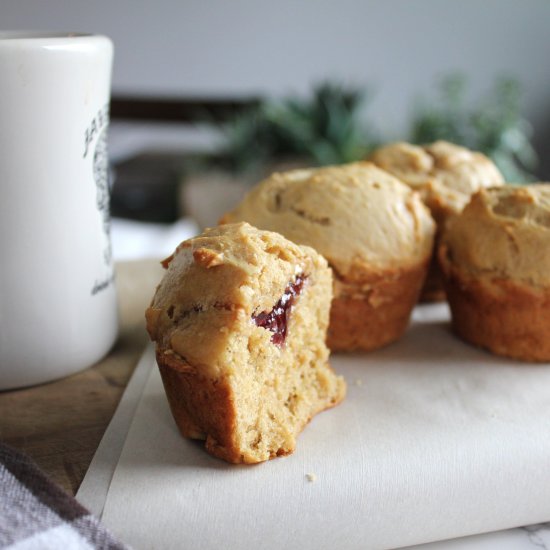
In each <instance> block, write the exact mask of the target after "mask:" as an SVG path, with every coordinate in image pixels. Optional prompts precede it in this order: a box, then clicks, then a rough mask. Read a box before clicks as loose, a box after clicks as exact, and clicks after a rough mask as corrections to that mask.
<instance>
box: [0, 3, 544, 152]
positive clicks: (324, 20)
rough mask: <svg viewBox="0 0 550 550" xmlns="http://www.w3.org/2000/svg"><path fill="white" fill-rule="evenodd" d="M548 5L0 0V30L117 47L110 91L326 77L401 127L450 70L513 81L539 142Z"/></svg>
mask: <svg viewBox="0 0 550 550" xmlns="http://www.w3.org/2000/svg"><path fill="white" fill-rule="evenodd" d="M549 24H550V2H549V1H548V0H363V1H361V0H337V1H329V0H278V1H277V2H265V1H258V0H256V1H255V0H231V1H228V0H179V1H178V0H156V1H155V2H146V1H142V0H95V1H93V2H91V1H86V2H83V1H70V0H48V1H47V2H45V1H43V0H8V1H6V0H4V1H3V2H2V3H1V4H0V27H2V28H4V29H8V28H9V29H52V30H53V29H61V30H84V31H92V32H98V33H104V34H106V35H108V36H110V37H111V38H112V39H113V41H114V43H115V48H116V61H115V68H114V79H113V90H114V93H115V94H116V93H124V94H128V93H131V94H140V95H177V96H209V97H212V96H216V97H218V96H222V97H227V96H233V97H235V96H237V97H238V96H250V95H258V94H264V93H265V94H282V93H288V92H303V91H305V90H306V89H307V88H308V87H309V86H310V85H311V84H312V83H314V82H316V81H319V80H321V79H324V78H335V79H336V78H337V79H340V80H342V81H344V82H347V83H353V84H358V85H365V86H367V87H368V89H369V90H371V92H372V100H371V103H370V108H369V116H370V118H371V119H372V120H373V121H374V122H376V124H377V126H378V127H379V128H380V130H381V131H382V132H383V133H384V135H385V136H387V137H388V138H392V136H397V135H399V134H400V133H402V131H403V126H404V124H406V120H407V116H408V114H409V112H410V109H411V108H412V103H413V102H414V99H415V97H417V95H418V94H421V93H422V94H429V93H433V88H434V81H435V79H436V78H437V77H438V76H439V75H441V74H444V73H448V72H450V71H456V70H459V71H462V72H464V74H465V75H466V76H467V77H468V79H469V82H470V88H471V91H472V93H473V94H474V95H475V94H480V93H482V92H483V91H484V90H486V89H487V88H488V87H489V86H490V85H491V83H492V81H493V79H494V77H495V76H496V75H501V74H508V75H511V76H514V77H517V78H518V79H519V80H520V81H521V83H522V86H523V95H522V108H523V110H524V114H525V116H526V117H527V118H529V119H530V120H531V121H532V123H533V124H534V126H535V130H536V132H537V141H540V139H539V138H542V136H543V134H546V129H547V127H548V126H550V92H549V90H550V63H549V62H548V59H549V54H550V33H549V32H548V28H549Z"/></svg>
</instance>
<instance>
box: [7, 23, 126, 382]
mask: <svg viewBox="0 0 550 550" xmlns="http://www.w3.org/2000/svg"><path fill="white" fill-rule="evenodd" d="M112 60H113V46H112V43H111V41H110V40H109V39H108V38H106V37H104V36H96V35H85V34H67V33H66V34H62V33H56V34H54V33H52V34H47V33H46V34H44V33H34V34H33V33H22V32H21V33H19V32H0V97H1V98H2V99H1V101H0V258H1V262H0V389H8V388H16V387H22V386H27V385H31V384H38V383H42V382H46V381H49V380H54V379H56V378H60V377H63V376H66V375H68V374H72V373H74V372H77V371H79V370H82V369H84V368H86V367H89V366H91V365H92V364H93V363H95V362H96V361H98V360H99V359H101V357H103V356H104V355H105V354H106V353H107V351H108V350H109V349H110V348H111V346H112V345H113V343H114V341H115V339H116V336H117V331H118V316H117V302H116V293H115V284H114V282H115V281H114V270H113V261H112V254H111V246H110V237H109V185H108V156H107V130H108V125H109V99H110V84H111V70H112Z"/></svg>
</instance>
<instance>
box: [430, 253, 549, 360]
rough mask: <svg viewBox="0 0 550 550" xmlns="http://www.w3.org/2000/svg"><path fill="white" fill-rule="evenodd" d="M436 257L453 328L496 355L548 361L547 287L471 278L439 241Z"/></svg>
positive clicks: (472, 342)
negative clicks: (453, 263) (440, 245)
mask: <svg viewBox="0 0 550 550" xmlns="http://www.w3.org/2000/svg"><path fill="white" fill-rule="evenodd" d="M439 260H440V263H441V266H442V268H443V272H444V274H445V287H446V292H447V299H448V301H449V305H450V308H451V314H452V327H453V330H454V331H455V333H456V334H457V335H458V336H459V337H460V338H462V339H463V340H465V341H466V342H468V343H470V344H473V345H475V346H478V347H481V348H484V349H487V350H489V351H490V352H492V353H494V354H496V355H502V356H505V357H511V358H514V359H520V360H522V361H530V362H546V361H550V289H545V290H541V289H535V288H530V287H528V286H526V285H524V284H518V283H516V282H514V281H510V280H507V279H497V278H494V279H488V278H474V277H472V276H471V275H468V274H465V273H464V272H462V271H461V270H459V269H458V268H457V267H456V266H453V265H452V264H451V262H450V261H449V258H448V254H447V250H446V247H444V246H443V247H441V248H440V252H439Z"/></svg>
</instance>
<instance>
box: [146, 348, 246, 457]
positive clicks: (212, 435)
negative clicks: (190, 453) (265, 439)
mask: <svg viewBox="0 0 550 550" xmlns="http://www.w3.org/2000/svg"><path fill="white" fill-rule="evenodd" d="M156 355H157V364H158V367H159V371H160V375H161V378H162V383H163V386H164V390H165V392H166V397H167V399H168V403H169V405H170V410H171V412H172V416H173V417H174V420H175V422H176V425H177V427H178V430H179V431H180V433H181V435H182V436H183V437H188V438H191V439H202V440H205V447H206V450H207V451H208V452H209V453H210V454H212V455H214V456H217V457H218V458H221V459H223V460H226V461H228V462H233V463H238V462H243V457H242V456H241V452H240V451H239V449H238V446H237V444H236V441H235V438H234V437H233V436H232V435H233V434H234V433H235V427H236V414H235V408H234V406H233V399H232V393H233V392H232V391H231V388H230V387H229V385H228V384H227V383H224V382H221V381H220V382H214V381H213V380H211V379H210V378H208V377H205V376H202V375H200V374H199V372H198V370H197V369H196V368H195V367H193V366H192V365H190V364H189V363H187V362H186V361H184V360H183V359H182V358H181V357H179V356H178V355H176V354H175V353H173V352H170V351H163V350H157V353H156Z"/></svg>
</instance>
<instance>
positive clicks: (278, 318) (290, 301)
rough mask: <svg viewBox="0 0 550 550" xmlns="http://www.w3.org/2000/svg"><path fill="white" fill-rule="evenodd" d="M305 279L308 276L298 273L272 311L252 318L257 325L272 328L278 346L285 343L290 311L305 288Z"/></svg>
mask: <svg viewBox="0 0 550 550" xmlns="http://www.w3.org/2000/svg"><path fill="white" fill-rule="evenodd" d="M305 280H306V278H305V277H304V276H302V275H298V276H297V277H296V279H295V281H294V282H293V283H290V284H289V285H288V286H287V287H286V289H285V292H284V294H283V295H282V296H281V299H280V300H279V301H278V302H277V303H276V304H275V307H274V308H273V309H272V310H271V311H269V312H262V313H258V315H253V316H252V320H253V321H254V322H255V323H256V325H258V326H259V327H262V328H265V329H266V330H270V331H271V332H272V333H273V334H272V336H271V341H272V342H273V343H274V344H276V345H277V346H282V345H283V344H284V343H285V339H286V331H287V328H288V320H289V318H290V311H291V309H292V306H293V305H294V302H295V300H296V298H297V297H298V296H299V295H300V293H301V292H302V289H303V288H304V282H305Z"/></svg>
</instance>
